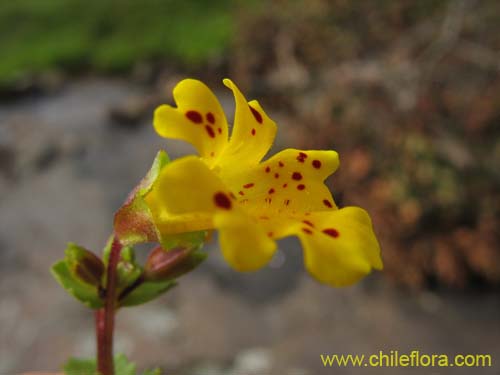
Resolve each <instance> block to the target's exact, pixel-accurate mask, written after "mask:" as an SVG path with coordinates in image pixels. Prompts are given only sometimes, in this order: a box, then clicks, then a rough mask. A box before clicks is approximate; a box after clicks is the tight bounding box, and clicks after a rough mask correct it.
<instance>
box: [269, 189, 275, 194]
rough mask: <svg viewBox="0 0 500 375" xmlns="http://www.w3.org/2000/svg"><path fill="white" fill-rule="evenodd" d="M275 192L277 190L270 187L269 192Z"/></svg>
mask: <svg viewBox="0 0 500 375" xmlns="http://www.w3.org/2000/svg"><path fill="white" fill-rule="evenodd" d="M274 192H275V190H274V189H273V188H271V189H269V191H268V192H267V193H268V194H273V193H274Z"/></svg>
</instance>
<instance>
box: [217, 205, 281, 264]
mask: <svg viewBox="0 0 500 375" xmlns="http://www.w3.org/2000/svg"><path fill="white" fill-rule="evenodd" d="M214 226H215V227H216V228H217V229H219V244H220V247H221V251H222V255H223V256H224V258H225V259H226V261H227V262H228V263H229V264H230V265H231V266H232V267H233V268H234V269H236V270H237V271H241V272H245V271H255V270H257V269H259V268H261V267H263V266H265V265H266V264H267V263H268V262H269V261H270V260H271V258H272V257H273V255H274V253H275V251H276V242H275V241H274V240H272V239H271V238H270V237H269V236H268V235H267V233H266V231H265V229H264V228H263V227H262V226H261V225H260V224H259V222H258V221H257V220H256V219H254V218H253V217H251V216H249V215H247V214H246V213H245V212H244V211H243V210H233V211H219V212H218V213H217V214H216V215H215V218H214Z"/></svg>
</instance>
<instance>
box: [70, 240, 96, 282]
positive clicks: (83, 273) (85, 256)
mask: <svg viewBox="0 0 500 375" xmlns="http://www.w3.org/2000/svg"><path fill="white" fill-rule="evenodd" d="M66 262H67V265H68V267H69V269H70V271H71V273H72V274H73V276H75V277H76V278H78V279H79V280H80V281H83V282H84V283H86V284H90V285H93V286H99V285H101V280H102V277H103V275H104V270H105V267H104V263H103V262H102V260H101V259H100V258H99V257H98V256H97V255H95V254H94V253H93V252H91V251H89V250H87V249H84V248H83V247H80V246H78V245H75V244H72V243H70V244H68V247H67V248H66Z"/></svg>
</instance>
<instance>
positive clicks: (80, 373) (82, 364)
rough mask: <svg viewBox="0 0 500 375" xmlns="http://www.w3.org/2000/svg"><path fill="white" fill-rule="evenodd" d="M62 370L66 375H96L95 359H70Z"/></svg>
mask: <svg viewBox="0 0 500 375" xmlns="http://www.w3.org/2000/svg"><path fill="white" fill-rule="evenodd" d="M63 370H64V374H66V375H97V366H96V364H95V359H79V358H70V359H69V360H68V362H66V363H65V364H64V367H63Z"/></svg>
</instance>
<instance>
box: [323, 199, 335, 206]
mask: <svg viewBox="0 0 500 375" xmlns="http://www.w3.org/2000/svg"><path fill="white" fill-rule="evenodd" d="M323 204H324V205H325V206H326V207H328V208H332V207H333V205H332V203H331V202H330V201H329V200H328V199H323Z"/></svg>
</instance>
